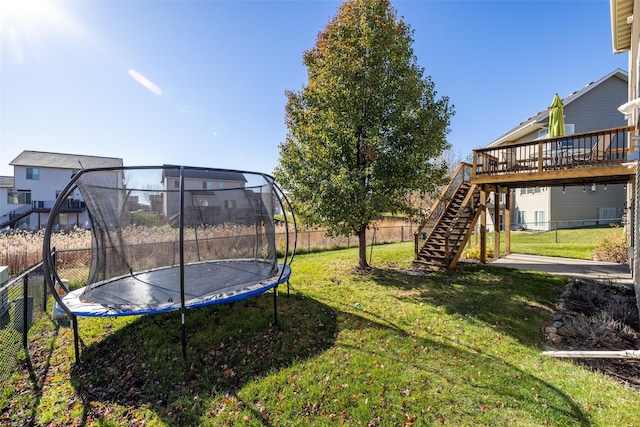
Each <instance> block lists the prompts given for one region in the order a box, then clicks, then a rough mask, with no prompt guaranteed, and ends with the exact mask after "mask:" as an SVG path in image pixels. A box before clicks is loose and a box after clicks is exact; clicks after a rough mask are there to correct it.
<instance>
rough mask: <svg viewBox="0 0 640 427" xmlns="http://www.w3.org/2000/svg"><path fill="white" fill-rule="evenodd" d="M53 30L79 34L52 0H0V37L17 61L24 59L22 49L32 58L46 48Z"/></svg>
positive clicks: (77, 27)
mask: <svg viewBox="0 0 640 427" xmlns="http://www.w3.org/2000/svg"><path fill="white" fill-rule="evenodd" d="M52 31H54V32H55V33H57V34H59V35H61V34H64V35H70V36H81V35H82V31H81V29H80V27H79V26H78V25H77V23H76V22H74V21H73V20H72V19H71V18H70V17H69V16H67V14H65V13H64V12H63V10H62V9H60V8H59V7H58V4H56V2H54V1H52V0H0V34H1V37H0V39H1V40H2V43H3V44H4V43H6V45H7V46H6V47H8V49H9V52H10V53H12V56H13V58H14V59H15V60H16V62H18V63H20V64H22V63H24V62H25V55H26V52H25V51H28V52H29V53H31V54H33V55H34V57H35V58H38V57H39V56H40V54H41V53H42V52H44V51H47V50H48V49H47V47H46V46H45V45H46V44H47V43H48V42H49V41H50V39H49V36H50V35H51V32H52Z"/></svg>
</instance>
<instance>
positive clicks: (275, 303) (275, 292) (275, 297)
mask: <svg viewBox="0 0 640 427" xmlns="http://www.w3.org/2000/svg"><path fill="white" fill-rule="evenodd" d="M273 317H274V318H275V321H276V326H280V325H279V324H278V286H276V287H275V288H273Z"/></svg>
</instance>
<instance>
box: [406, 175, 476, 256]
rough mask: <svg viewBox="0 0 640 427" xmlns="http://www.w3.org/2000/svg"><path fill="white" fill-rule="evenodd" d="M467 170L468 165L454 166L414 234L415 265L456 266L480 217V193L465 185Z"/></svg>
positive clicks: (467, 181)
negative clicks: (449, 177)
mask: <svg viewBox="0 0 640 427" xmlns="http://www.w3.org/2000/svg"><path fill="white" fill-rule="evenodd" d="M470 171H471V165H469V164H466V163H462V164H461V165H460V166H459V167H458V169H457V171H456V174H455V175H454V177H453V178H452V180H451V183H450V184H449V186H447V187H446V188H445V189H444V190H443V191H442V194H441V195H440V198H439V199H438V200H437V201H436V203H435V204H434V206H433V207H432V209H431V211H430V213H429V216H427V218H426V219H425V221H424V222H423V223H422V224H421V227H420V228H419V229H418V231H417V232H416V234H415V254H416V255H415V259H414V263H415V264H418V265H435V266H441V267H447V268H453V267H455V266H456V264H457V263H458V260H459V259H460V255H461V254H462V250H463V249H464V246H465V245H466V243H467V242H468V241H469V237H470V236H471V232H472V230H473V226H474V225H475V223H476V221H477V219H478V216H479V214H480V209H479V205H480V190H479V188H478V187H477V186H476V185H473V184H470V183H469V179H468V177H469V176H470ZM421 238H422V239H424V243H422V245H420V240H421Z"/></svg>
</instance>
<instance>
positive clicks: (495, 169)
mask: <svg viewBox="0 0 640 427" xmlns="http://www.w3.org/2000/svg"><path fill="white" fill-rule="evenodd" d="M633 129H634V128H633V127H632V126H625V127H620V128H613V129H605V130H600V131H596V132H586V133H579V134H572V135H565V136H562V137H557V138H546V139H540V140H535V141H529V142H520V143H516V144H509V145H506V146H499V147H492V148H481V149H477V150H473V173H474V176H480V175H507V174H515V173H530V172H546V171H556V170H564V169H576V168H584V167H598V166H613V165H620V164H622V163H624V162H626V161H627V158H628V155H629V149H630V145H631V144H630V142H631V138H630V131H632V130H633Z"/></svg>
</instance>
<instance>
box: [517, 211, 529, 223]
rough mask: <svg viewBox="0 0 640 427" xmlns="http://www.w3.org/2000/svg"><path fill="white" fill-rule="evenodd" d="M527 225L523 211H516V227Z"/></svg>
mask: <svg viewBox="0 0 640 427" xmlns="http://www.w3.org/2000/svg"><path fill="white" fill-rule="evenodd" d="M526 223H527V216H526V215H525V211H518V225H524V224H526Z"/></svg>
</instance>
